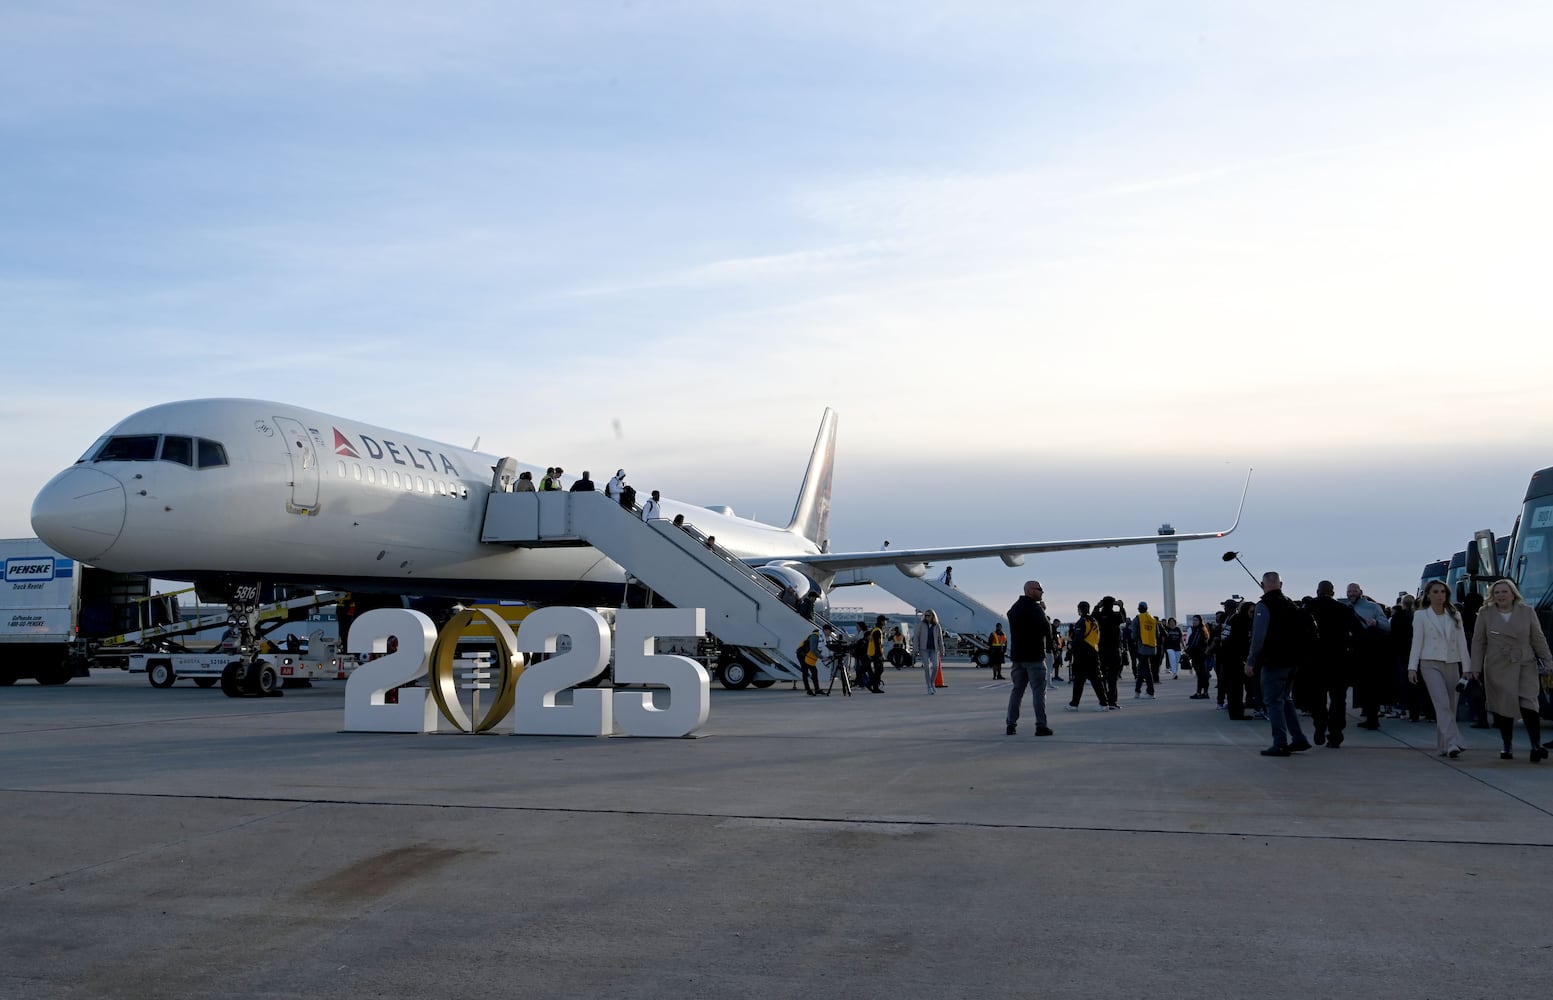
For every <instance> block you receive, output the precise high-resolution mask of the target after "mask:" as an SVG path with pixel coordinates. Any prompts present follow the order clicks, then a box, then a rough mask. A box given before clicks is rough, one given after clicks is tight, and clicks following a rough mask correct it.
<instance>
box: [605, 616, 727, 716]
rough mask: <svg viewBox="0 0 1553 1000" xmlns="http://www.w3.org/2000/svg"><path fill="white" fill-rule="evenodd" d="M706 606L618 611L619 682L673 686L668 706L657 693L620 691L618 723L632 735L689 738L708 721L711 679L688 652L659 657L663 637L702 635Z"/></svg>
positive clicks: (616, 628)
mask: <svg viewBox="0 0 1553 1000" xmlns="http://www.w3.org/2000/svg"><path fill="white" fill-rule="evenodd" d="M705 632H706V609H704V608H660V609H654V610H622V611H619V612H617V613H616V614H615V683H616V684H655V685H656V684H661V685H663V686H664V687H666V688H668V691H667V692H666V694H667V697H668V699H669V704H668V707H667V708H660V707H658V705H656V704H655V703H654V701H653V699H654V692H652V691H617V692H615V721H616V722H618V723H619V724H620V728H622V729H624V730H625V731H626V732H628V733H630V734H631V735H632V736H666V737H674V736H688V735H690V734H691V733H693V732H695V731H696V730H697V729H700V728H701V727H702V725H704V724H705V723H706V717H707V715H708V714H709V713H710V712H711V710H712V679H711V677H709V676H708V675H707V672H706V668H705V667H703V666H701V664H699V663H697V662H696V661H695V660H692V659H691V658H690V657H688V656H675V655H672V654H664V655H654V654H653V651H652V647H653V640H654V639H655V638H657V637H658V636H660V635H673V636H680V635H702V634H704V633H705Z"/></svg>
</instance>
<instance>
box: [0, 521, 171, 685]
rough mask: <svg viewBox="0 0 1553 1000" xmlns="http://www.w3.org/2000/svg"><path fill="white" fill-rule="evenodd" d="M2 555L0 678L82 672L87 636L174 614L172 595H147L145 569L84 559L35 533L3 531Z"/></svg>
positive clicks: (57, 679) (49, 680)
mask: <svg viewBox="0 0 1553 1000" xmlns="http://www.w3.org/2000/svg"><path fill="white" fill-rule="evenodd" d="M0 559H3V560H4V563H5V585H4V589H0V685H6V684H14V683H16V682H17V681H18V680H21V679H23V678H27V677H32V678H36V679H37V682H38V683H39V684H64V683H66V682H67V681H69V680H70V679H71V678H72V677H85V676H86V674H87V670H88V668H89V667H90V666H91V659H90V657H89V656H87V655H86V647H85V642H86V641H87V640H90V639H93V638H100V637H105V636H110V635H114V634H118V633H123V632H128V631H131V630H132V629H135V628H139V627H140V624H141V622H140V620H141V618H148V619H152V620H159V621H161V622H163V623H170V622H173V621H176V620H177V618H178V612H177V606H176V605H177V601H176V599H174V598H167V599H157V598H154V597H152V594H151V581H150V580H149V579H147V578H146V577H142V576H130V575H125V574H123V573H109V572H107V571H105V570H99V569H93V568H92V567H89V566H84V565H82V564H81V563H78V562H76V561H75V560H73V559H69V558H66V557H65V556H62V555H60V554H59V553H57V552H55V551H53V550H52V549H50V548H49V547H48V546H47V545H44V544H43V543H42V542H41V541H39V540H38V539H36V538H3V539H0ZM148 623H149V622H148Z"/></svg>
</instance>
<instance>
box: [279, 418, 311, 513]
mask: <svg viewBox="0 0 1553 1000" xmlns="http://www.w3.org/2000/svg"><path fill="white" fill-rule="evenodd" d="M275 426H277V427H279V428H280V433H281V435H282V436H283V437H284V438H285V439H286V454H287V455H288V456H290V458H291V502H290V503H289V504H287V505H286V509H287V510H289V511H291V512H292V513H293V514H313V513H317V511H318V454H317V451H316V450H315V449H314V448H313V439H312V438H311V437H309V436H308V433H307V428H305V427H303V426H302V425H301V424H300V423H299V422H297V421H296V420H293V419H292V418H290V417H276V418H275Z"/></svg>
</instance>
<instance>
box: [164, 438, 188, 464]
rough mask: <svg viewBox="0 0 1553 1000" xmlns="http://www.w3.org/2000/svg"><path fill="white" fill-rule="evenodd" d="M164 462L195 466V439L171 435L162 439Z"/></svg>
mask: <svg viewBox="0 0 1553 1000" xmlns="http://www.w3.org/2000/svg"><path fill="white" fill-rule="evenodd" d="M162 461H164V462H177V463H178V464H179V465H189V466H192V465H193V464H194V439H193V438H186V437H178V436H176V435H173V434H169V435H167V436H166V437H164V438H162Z"/></svg>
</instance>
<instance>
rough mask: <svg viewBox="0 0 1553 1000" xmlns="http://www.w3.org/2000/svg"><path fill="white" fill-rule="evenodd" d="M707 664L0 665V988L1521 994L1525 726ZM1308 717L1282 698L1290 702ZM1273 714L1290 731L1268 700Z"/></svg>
mask: <svg viewBox="0 0 1553 1000" xmlns="http://www.w3.org/2000/svg"><path fill="white" fill-rule="evenodd" d="M945 673H946V677H947V680H948V683H949V687H948V688H945V689H943V690H941V691H939V692H938V693H937V694H936V695H933V696H928V695H926V693H925V688H924V685H923V683H922V679H921V675H920V673H917V672H913V671H902V672H896V671H887V676H886V678H885V686H886V691H885V693H884V694H883V695H874V694H869V693H867V692H859V693H858V694H856V695H854V696H853V697H851V698H843V697H841V695H840V692H839V691H838V692H837V693H836V695H834V696H833V697H831V698H828V699H825V698H819V699H816V698H808V697H806V696H805V695H804V694H803V692H802V691H801V690H799V691H796V692H794V691H791V690H788V685H786V684H781V685H778V686H777V687H775V688H772V689H769V690H766V691H756V690H749V691H742V692H734V691H723V690H721V689H718V688H716V686H715V685H714V691H713V694H712V711H711V717H710V719H709V721H708V723H707V725H706V726H705V728H704V729H703V734H704V735H703V736H702V737H701V738H698V739H681V740H643V739H629V738H611V739H588V738H565V737H515V736H480V737H470V736H459V735H432V736H405V735H367V734H342V733H340V732H339V731H338V730H339V729H340V726H341V724H342V721H343V713H344V708H343V690H344V687H343V685H342V684H334V683H325V684H320V685H318V686H316V687H314V688H312V689H307V690H292V691H288V692H287V693H286V695H285V697H283V698H272V699H241V700H234V699H228V698H225V697H223V696H222V695H221V693H220V692H219V691H217V690H201V689H197V688H194V687H192V686H190V685H188V684H187V683H186V682H181V683H179V684H178V685H177V686H176V687H174V688H172V689H168V690H156V689H153V688H151V687H150V686H149V685H147V684H146V682H145V679H144V677H142V676H133V677H132V676H128V675H121V674H113V673H110V672H99V673H96V674H94V675H93V676H92V677H91V678H87V679H77V680H74V681H72V682H71V683H70V684H69V685H67V686H65V687H61V688H44V687H38V686H36V685H34V684H32V683H31V682H21V683H18V684H17V685H16V686H14V687H10V688H0V761H3V767H4V771H3V775H0V927H3V928H4V933H3V935H0V997H6V998H10V997H16V998H27V1000H51V998H64V997H69V998H81V997H145V998H185V997H188V998H195V997H198V998H206V997H240V998H282V997H309V998H335V997H340V998H346V997H349V998H358V997H417V998H419V997H455V996H500V997H525V998H528V997H580V996H587V997H718V998H723V997H805V998H809V997H816V996H845V997H849V998H857V997H932V998H936V1000H941V998H944V997H952V996H966V997H1030V996H1041V997H1043V998H1044V997H1054V996H1055V997H1118V998H1126V997H1138V998H1150V1000H1153V998H1160V997H1202V996H1215V997H1257V998H1282V997H1288V998H1300V1000H1308V998H1312V997H1316V998H1320V997H1338V996H1354V997H1407V998H1412V1000H1416V998H1426V997H1441V998H1451V1000H1461V998H1470V997H1496V998H1500V997H1508V996H1524V995H1527V994H1528V993H1531V992H1535V990H1536V989H1537V987H1538V985H1539V984H1543V983H1545V982H1546V977H1547V974H1548V970H1549V969H1550V968H1553V922H1550V921H1549V920H1548V919H1547V914H1548V908H1549V907H1548V903H1549V899H1550V889H1553V762H1550V763H1547V764H1541V765H1537V766H1533V765H1531V764H1530V763H1528V760H1527V756H1528V755H1527V752H1526V751H1527V747H1526V744H1525V733H1524V732H1523V731H1521V730H1519V729H1518V730H1517V734H1516V738H1517V740H1518V741H1520V742H1519V744H1518V745H1517V747H1516V758H1517V759H1516V760H1514V761H1501V760H1499V759H1498V749H1499V748H1498V745H1497V743H1498V741H1497V737H1496V736H1495V735H1494V734H1491V733H1488V732H1483V731H1475V730H1466V731H1465V735H1467V736H1468V738H1469V739H1470V741H1471V746H1470V749H1469V750H1468V752H1467V753H1466V754H1465V755H1464V756H1463V757H1462V758H1461V759H1459V760H1456V761H1449V760H1446V759H1443V758H1439V757H1436V756H1434V754H1433V752H1432V750H1433V727H1431V726H1428V725H1425V724H1417V725H1414V724H1409V723H1406V722H1386V723H1385V724H1384V729H1383V730H1382V731H1381V732H1378V733H1371V732H1366V731H1364V730H1360V729H1356V728H1353V727H1352V726H1350V728H1349V730H1348V734H1347V741H1346V742H1345V743H1344V745H1343V747H1342V748H1341V749H1340V750H1329V749H1326V748H1323V747H1317V748H1315V749H1313V750H1311V751H1309V752H1307V753H1304V754H1299V755H1296V756H1294V757H1291V758H1288V759H1269V758H1263V757H1261V756H1259V755H1258V754H1257V751H1258V750H1260V749H1261V748H1263V747H1265V746H1267V745H1268V743H1269V742H1270V737H1269V730H1268V727H1267V724H1266V723H1265V722H1231V721H1229V720H1228V719H1227V718H1225V715H1224V713H1222V712H1216V711H1214V708H1213V703H1212V702H1211V701H1206V702H1204V701H1193V700H1190V699H1188V697H1187V695H1189V694H1190V693H1191V690H1192V685H1191V682H1190V681H1189V680H1187V679H1185V678H1183V679H1181V680H1178V681H1171V680H1166V681H1164V682H1163V684H1162V686H1161V691H1160V696H1159V698H1158V700H1155V701H1133V700H1130V699H1131V681H1130V679H1129V678H1128V677H1126V676H1124V677H1123V684H1124V686H1125V688H1126V691H1125V693H1124V694H1123V696H1122V697H1123V699H1124V701H1123V704H1122V708H1121V710H1120V711H1116V712H1107V713H1096V712H1093V711H1091V709H1092V708H1093V702H1092V701H1089V700H1088V698H1090V697H1092V695H1086V702H1085V704H1084V710H1083V711H1081V712H1076V713H1070V712H1065V711H1063V710H1062V705H1063V704H1064V703H1065V702H1066V701H1067V698H1068V695H1069V692H1068V689H1067V688H1066V686H1063V687H1060V688H1057V689H1055V690H1053V691H1052V692H1050V694H1049V695H1048V705H1049V707H1050V709H1051V711H1050V724H1051V727H1052V728H1053V729H1054V730H1055V731H1056V734H1055V735H1054V736H1051V737H1045V738H1035V737H1033V736H1032V735H1031V733H1032V732H1033V729H1034V726H1033V724H1032V723H1031V721H1030V719H1029V713H1030V706H1029V703H1028V700H1027V701H1026V705H1025V716H1026V718H1025V720H1024V721H1022V723H1021V725H1020V731H1019V733H1018V735H1016V736H1005V735H1004V734H1003V713H1004V708H1005V706H1006V703H1007V699H1008V692H1009V686H1008V684H1007V683H1006V682H994V681H992V680H991V679H990V676H989V673H988V671H987V670H985V669H976V668H973V667H971V666H969V665H968V664H955V665H952V666H950V667H949V668H948V669H947V670H946V671H945ZM1305 722H1306V725H1307V726H1308V720H1305ZM1307 735H1308V734H1307Z"/></svg>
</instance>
